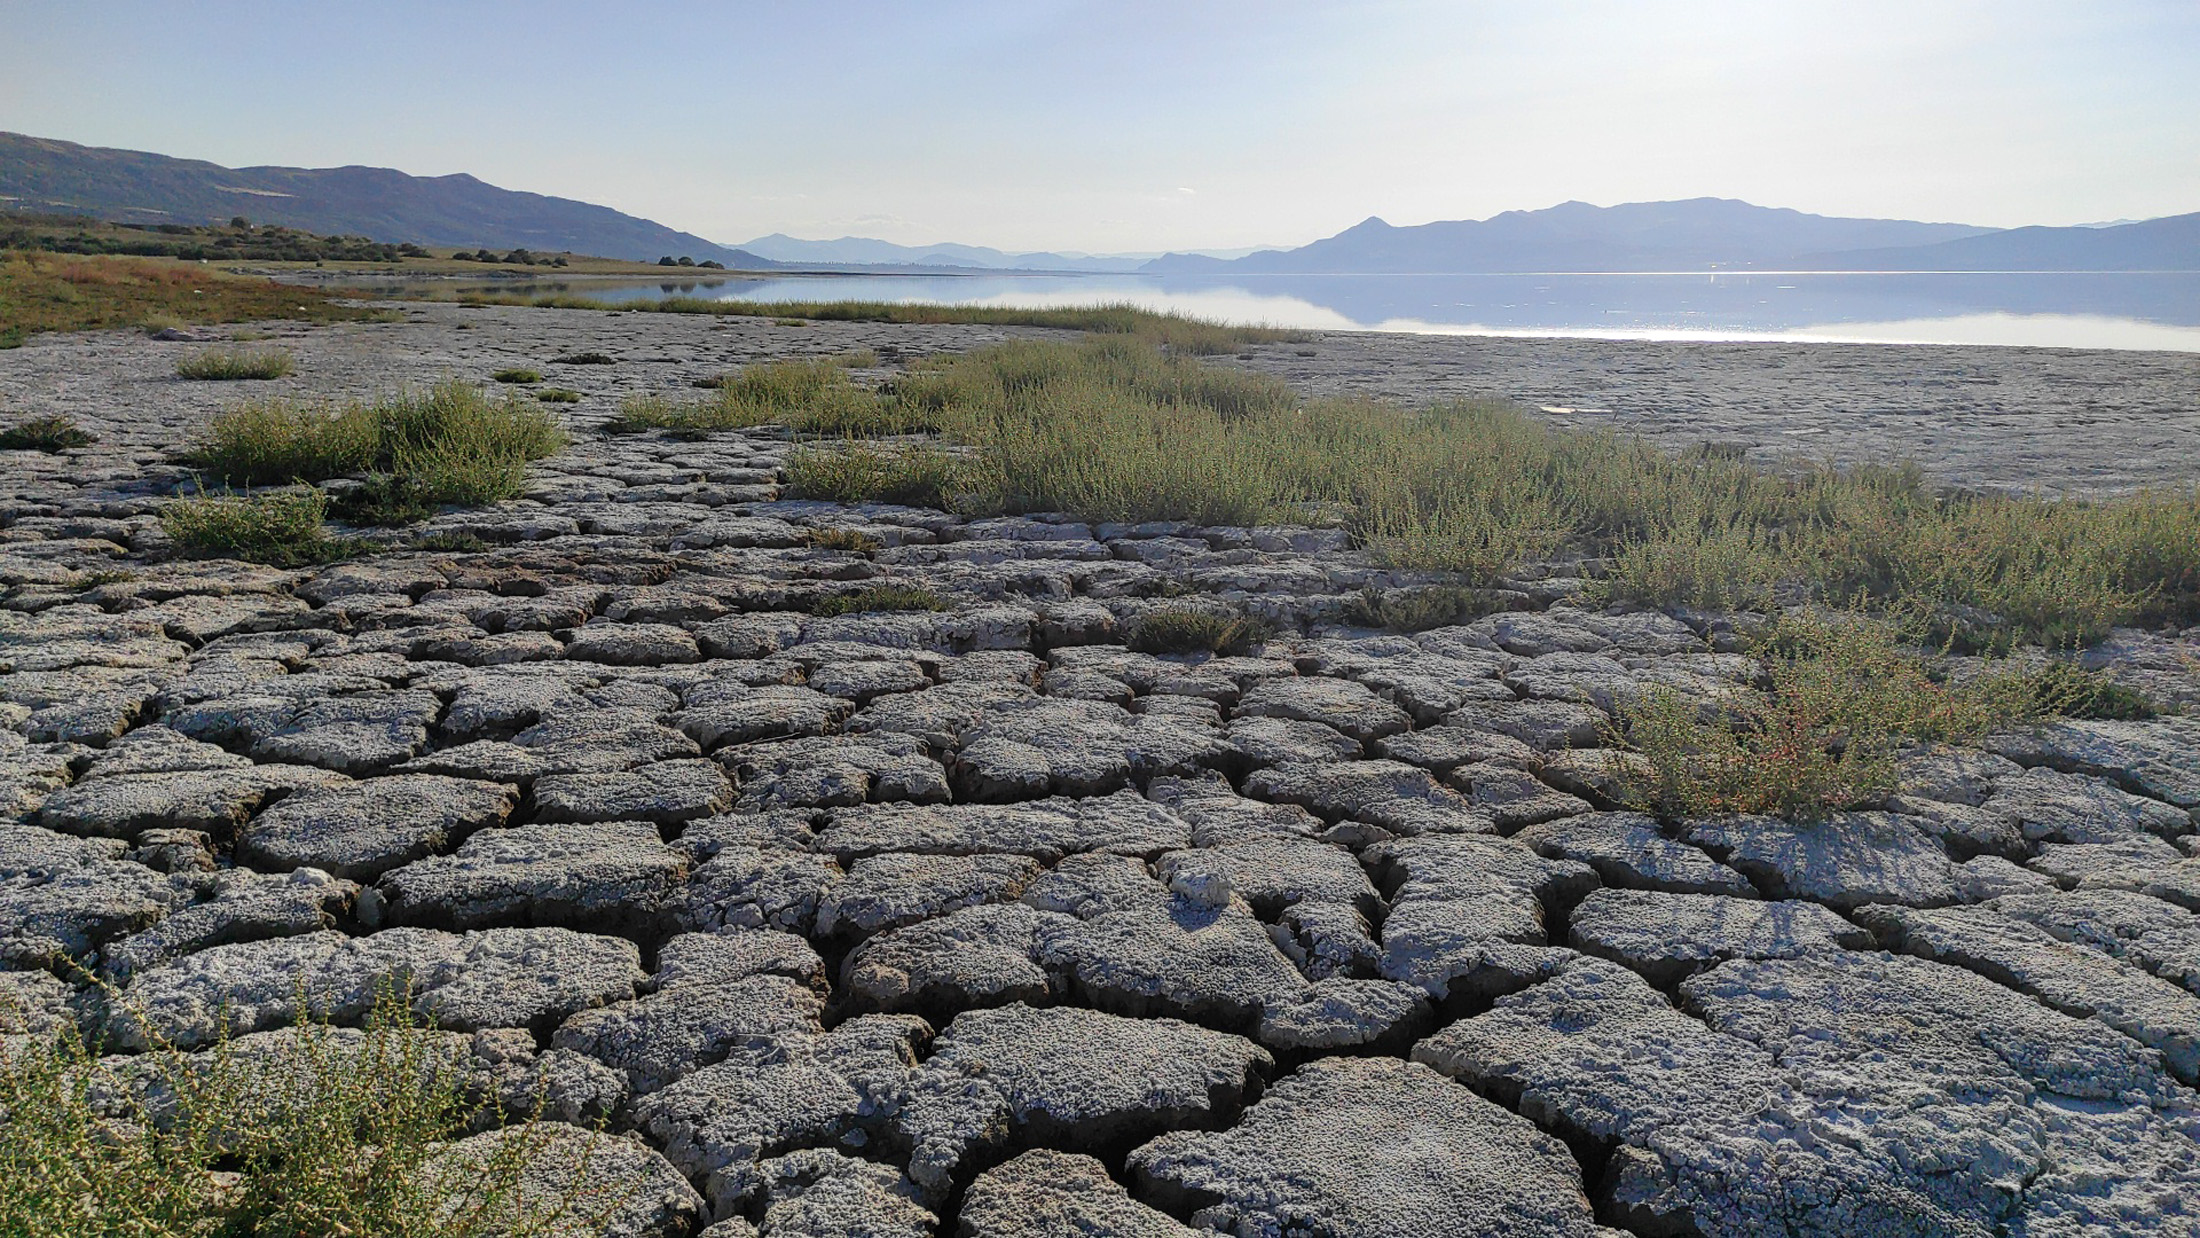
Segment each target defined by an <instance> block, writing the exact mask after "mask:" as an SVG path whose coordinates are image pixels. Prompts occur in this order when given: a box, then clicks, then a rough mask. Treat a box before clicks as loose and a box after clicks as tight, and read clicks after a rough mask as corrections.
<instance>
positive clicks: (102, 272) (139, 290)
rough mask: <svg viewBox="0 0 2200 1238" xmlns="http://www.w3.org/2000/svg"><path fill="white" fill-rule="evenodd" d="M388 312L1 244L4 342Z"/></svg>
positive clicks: (250, 281) (130, 261)
mask: <svg viewBox="0 0 2200 1238" xmlns="http://www.w3.org/2000/svg"><path fill="white" fill-rule="evenodd" d="M384 317H386V311H384V310H383V309H380V308H369V307H361V306H355V305H343V304H339V303H338V302H337V301H336V299H335V297H334V295H333V294H331V293H328V292H325V291H322V290H320V289H317V288H295V287H290V286H287V285H283V284H278V283H275V282H273V281H272V280H265V279H254V278H249V277H246V276H241V275H229V274H225V273H222V272H220V271H215V270H211V269H208V268H205V267H201V266H198V265H196V264H191V265H185V264H183V263H180V262H174V261H169V260H166V259H160V258H117V257H69V256H64V255H59V254H44V253H28V252H24V251H21V250H7V251H0V347H11V346H13V345H19V344H21V343H22V342H23V341H24V340H25V339H27V338H28V337H29V336H31V335H32V334H35V333H37V332H40V331H87V330H93V329H97V328H103V327H139V326H144V325H146V324H147V323H150V322H155V321H158V322H160V323H161V324H162V325H164V326H178V325H183V324H187V323H211V322H248V321H252V320H255V319H263V318H285V319H303V320H306V321H310V322H350V321H362V320H377V319H381V318H384Z"/></svg>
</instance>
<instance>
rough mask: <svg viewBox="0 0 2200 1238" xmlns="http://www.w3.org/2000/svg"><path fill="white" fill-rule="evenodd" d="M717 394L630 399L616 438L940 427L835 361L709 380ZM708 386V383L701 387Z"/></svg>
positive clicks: (771, 366) (764, 366)
mask: <svg viewBox="0 0 2200 1238" xmlns="http://www.w3.org/2000/svg"><path fill="white" fill-rule="evenodd" d="M705 381H707V383H708V386H709V388H710V389H711V390H714V391H715V392H716V393H717V394H716V395H714V396H710V397H706V398H702V399H689V400H682V399H675V398H672V397H669V396H662V395H634V396H629V397H627V399H626V400H625V401H624V402H623V403H622V404H621V405H620V407H619V416H618V419H617V420H616V421H615V422H613V423H612V424H610V425H607V426H605V427H604V428H605V429H606V430H607V431H609V432H611V433H615V434H616V433H632V432H635V431H641V430H669V431H672V432H674V433H676V434H701V433H706V432H708V431H712V430H735V429H741V428H744V427H747V426H759V425H773V424H779V425H786V426H790V427H792V428H793V429H795V430H798V431H801V432H803V433H809V434H833V435H848V434H853V435H864V436H875V435H885V434H908V433H913V432H917V431H923V430H932V429H937V428H938V426H937V422H936V419H935V418H933V417H932V416H930V415H929V414H928V413H927V412H925V411H924V410H922V409H920V408H917V407H915V406H912V405H909V404H907V403H905V402H903V401H897V400H882V399H880V398H878V396H876V395H875V394H873V393H872V392H870V391H867V390H865V389H863V388H862V387H858V386H857V385H856V384H855V383H853V382H852V381H850V380H849V378H848V371H847V367H845V366H844V365H842V364H840V363H838V362H837V361H833V360H790V361H765V362H759V363H757V364H755V365H751V366H749V367H747V368H746V369H743V370H742V371H740V372H739V373H737V374H724V375H718V376H716V377H715V378H712V379H709V380H705ZM696 385H698V386H702V385H703V383H698V384H696Z"/></svg>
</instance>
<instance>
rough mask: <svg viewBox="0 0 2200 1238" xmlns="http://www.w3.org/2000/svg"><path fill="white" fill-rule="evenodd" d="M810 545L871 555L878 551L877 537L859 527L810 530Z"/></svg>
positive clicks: (816, 547)
mask: <svg viewBox="0 0 2200 1238" xmlns="http://www.w3.org/2000/svg"><path fill="white" fill-rule="evenodd" d="M810 545H811V546H812V547H813V548H815V549H818V550H839V551H844V552H846V553H848V554H856V555H873V554H877V553H878V551H879V541H878V539H877V538H875V537H873V536H871V535H870V534H868V533H865V532H864V531H863V530H861V529H850V528H845V527H839V526H836V527H833V528H827V529H812V530H810Z"/></svg>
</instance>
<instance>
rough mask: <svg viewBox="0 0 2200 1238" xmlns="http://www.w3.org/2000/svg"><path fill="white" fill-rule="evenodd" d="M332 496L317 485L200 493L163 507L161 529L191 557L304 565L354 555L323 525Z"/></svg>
mask: <svg viewBox="0 0 2200 1238" xmlns="http://www.w3.org/2000/svg"><path fill="white" fill-rule="evenodd" d="M327 515H328V496H327V495H325V494H323V493H321V492H320V491H319V490H316V489H314V488H313V487H311V486H298V487H294V488H287V489H282V490H267V491H261V492H259V493H257V494H237V493H232V492H223V493H218V494H197V495H191V496H187V497H179V498H177V499H176V500H174V501H173V502H171V503H169V504H168V505H167V506H165V507H163V508H161V509H160V527H161V530H162V531H163V532H165V533H167V535H168V537H169V540H171V541H173V542H174V543H175V544H176V546H177V548H178V549H180V550H182V551H183V552H184V553H186V554H192V555H202V556H214V557H220V558H229V559H247V560H250V561H252V562H254V563H271V564H274V565H275V566H277V567H302V566H305V565H307V564H311V563H329V562H333V561H335V560H337V559H341V558H344V557H346V556H348V555H349V554H351V553H352V550H353V547H352V546H351V544H350V543H348V542H346V541H344V540H342V539H340V538H335V537H331V536H329V533H328V530H327V529H326V528H324V527H323V525H322V521H323V520H324V519H326V517H327Z"/></svg>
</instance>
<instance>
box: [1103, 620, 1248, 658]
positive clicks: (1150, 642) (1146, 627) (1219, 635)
mask: <svg viewBox="0 0 2200 1238" xmlns="http://www.w3.org/2000/svg"><path fill="white" fill-rule="evenodd" d="M1269 635H1270V632H1269V629H1268V625H1266V624H1264V623H1262V622H1260V621H1259V620H1257V619H1248V618H1246V617H1245V616H1243V615H1228V614H1218V613H1216V612H1214V611H1210V610H1156V611H1149V612H1147V613H1146V614H1144V615H1142V616H1140V617H1139V619H1138V621H1137V622H1136V623H1134V624H1132V625H1131V629H1130V635H1129V637H1128V638H1127V639H1126V641H1125V642H1124V643H1125V644H1127V645H1129V646H1130V647H1131V648H1132V649H1134V650H1136V651H1138V652H1139V653H1221V654H1238V653H1246V652H1250V651H1251V650H1253V649H1255V648H1257V647H1259V645H1260V644H1261V642H1263V641H1265V640H1267V639H1268V637H1269Z"/></svg>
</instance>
